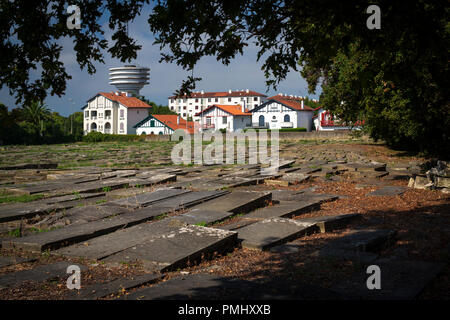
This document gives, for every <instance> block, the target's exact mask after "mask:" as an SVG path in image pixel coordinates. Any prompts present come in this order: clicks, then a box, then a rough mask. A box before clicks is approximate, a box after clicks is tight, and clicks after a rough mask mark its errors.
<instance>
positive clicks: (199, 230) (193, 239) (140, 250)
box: [104, 225, 237, 272]
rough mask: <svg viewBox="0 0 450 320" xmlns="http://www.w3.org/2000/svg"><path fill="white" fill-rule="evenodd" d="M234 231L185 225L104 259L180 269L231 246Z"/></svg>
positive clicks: (235, 238) (234, 241)
mask: <svg viewBox="0 0 450 320" xmlns="http://www.w3.org/2000/svg"><path fill="white" fill-rule="evenodd" d="M236 240H237V233H236V232H232V231H225V230H219V229H214V228H207V227H200V226H193V225H186V226H183V227H180V228H178V229H177V230H174V231H171V232H169V233H166V234H162V235H158V236H156V235H155V236H154V237H152V238H151V239H149V240H146V241H145V242H143V243H140V244H137V245H136V246H134V247H132V248H129V249H126V250H123V251H121V252H118V253H116V254H114V255H111V256H109V257H107V258H105V259H104V261H105V262H110V263H111V262H113V263H114V262H115V263H121V262H133V261H140V262H143V265H144V268H146V269H147V270H151V271H160V272H165V271H168V270H174V269H176V268H183V267H185V266H186V265H187V263H188V262H194V261H197V260H199V259H200V258H202V257H203V256H204V255H208V254H211V253H214V252H224V251H227V250H229V249H230V248H232V247H234V245H235V243H236Z"/></svg>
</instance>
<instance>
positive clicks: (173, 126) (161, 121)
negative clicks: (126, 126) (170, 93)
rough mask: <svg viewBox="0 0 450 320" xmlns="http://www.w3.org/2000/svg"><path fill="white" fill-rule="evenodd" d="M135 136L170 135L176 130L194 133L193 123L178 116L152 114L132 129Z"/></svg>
mask: <svg viewBox="0 0 450 320" xmlns="http://www.w3.org/2000/svg"><path fill="white" fill-rule="evenodd" d="M133 128H135V129H136V134H138V135H141V134H172V133H173V132H174V131H175V130H177V129H182V130H185V131H187V132H188V133H191V134H193V133H194V132H195V126H194V122H193V121H186V120H184V119H181V118H180V116H178V115H168V114H152V115H149V116H148V117H147V118H145V119H144V120H142V121H140V122H138V123H137V124H136V125H134V127H133Z"/></svg>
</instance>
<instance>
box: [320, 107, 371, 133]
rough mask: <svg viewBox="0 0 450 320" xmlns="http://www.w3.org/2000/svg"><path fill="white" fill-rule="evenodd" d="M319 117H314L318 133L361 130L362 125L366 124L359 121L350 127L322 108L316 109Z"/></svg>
mask: <svg viewBox="0 0 450 320" xmlns="http://www.w3.org/2000/svg"><path fill="white" fill-rule="evenodd" d="M314 111H316V112H317V115H315V116H314V117H313V122H314V127H315V128H316V131H334V130H352V129H353V130H361V125H363V124H364V120H362V121H357V122H356V123H354V124H353V126H350V125H348V124H346V123H345V122H343V121H340V120H339V118H337V117H336V116H334V115H333V114H332V113H331V112H330V111H328V110H325V109H323V108H322V107H319V108H316V109H314Z"/></svg>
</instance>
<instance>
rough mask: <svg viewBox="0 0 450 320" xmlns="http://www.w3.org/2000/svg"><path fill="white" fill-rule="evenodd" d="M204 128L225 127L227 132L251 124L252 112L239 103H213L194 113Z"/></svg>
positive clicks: (215, 128)
mask: <svg viewBox="0 0 450 320" xmlns="http://www.w3.org/2000/svg"><path fill="white" fill-rule="evenodd" d="M195 116H196V117H199V122H200V128H201V130H202V131H204V130H220V129H226V130H227V131H229V132H232V131H236V130H238V129H245V128H246V127H248V126H250V125H251V122H252V114H251V113H250V112H249V111H248V110H246V109H244V107H243V106H241V105H220V104H214V105H212V106H209V107H207V108H206V109H205V110H203V111H200V112H199V113H197V114H195Z"/></svg>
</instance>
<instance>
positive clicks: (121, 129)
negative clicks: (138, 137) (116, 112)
mask: <svg viewBox="0 0 450 320" xmlns="http://www.w3.org/2000/svg"><path fill="white" fill-rule="evenodd" d="M120 132H123V122H121V123H120Z"/></svg>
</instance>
